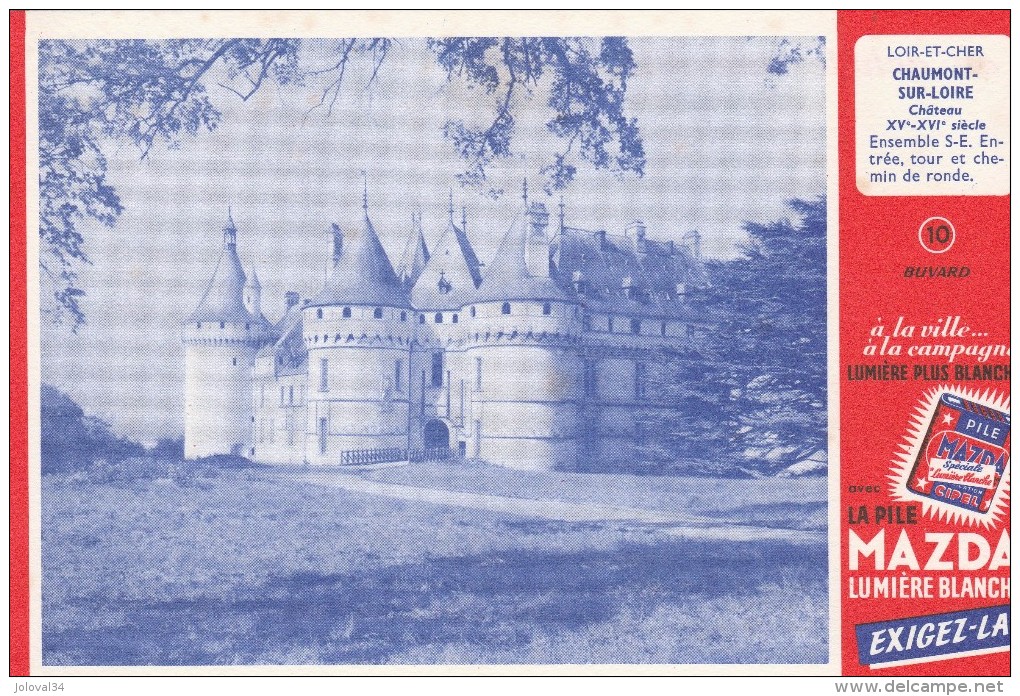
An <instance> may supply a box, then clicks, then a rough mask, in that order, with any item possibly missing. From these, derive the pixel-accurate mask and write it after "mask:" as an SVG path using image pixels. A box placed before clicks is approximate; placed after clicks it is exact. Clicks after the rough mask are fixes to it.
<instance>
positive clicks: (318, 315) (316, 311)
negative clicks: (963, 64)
mask: <svg viewBox="0 0 1020 696" xmlns="http://www.w3.org/2000/svg"><path fill="white" fill-rule="evenodd" d="M315 318H316V319H322V307H319V308H318V309H317V310H315Z"/></svg>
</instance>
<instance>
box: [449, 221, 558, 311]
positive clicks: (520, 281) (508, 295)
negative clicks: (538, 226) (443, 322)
mask: <svg viewBox="0 0 1020 696" xmlns="http://www.w3.org/2000/svg"><path fill="white" fill-rule="evenodd" d="M529 227H530V220H529V217H528V214H527V213H519V214H518V215H517V217H516V218H515V219H514V222H513V224H512V225H511V226H510V229H509V230H508V231H507V233H506V235H505V236H504V237H503V242H502V243H501V244H500V245H499V251H497V252H496V256H495V258H494V259H493V260H492V263H490V264H489V266H488V270H487V271H486V273H485V275H484V276H483V277H482V284H481V287H479V288H478V290H476V291H475V293H474V294H473V295H471V297H470V299H468V300H467V301H470V302H498V301H500V300H567V299H570V298H569V296H568V295H567V294H566V293H565V292H564V291H563V290H562V289H561V288H560V287H559V286H558V285H557V284H556V282H555V281H554V280H553V279H552V278H549V277H548V276H544V277H542V276H534V275H531V273H530V272H529V271H528V263H527V259H526V257H525V247H526V246H527V239H528V234H529V232H530V230H529Z"/></svg>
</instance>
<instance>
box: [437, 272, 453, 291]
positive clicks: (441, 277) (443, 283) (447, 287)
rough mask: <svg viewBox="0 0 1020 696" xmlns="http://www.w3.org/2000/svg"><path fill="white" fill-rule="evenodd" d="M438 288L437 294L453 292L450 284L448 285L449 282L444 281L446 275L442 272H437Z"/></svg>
mask: <svg viewBox="0 0 1020 696" xmlns="http://www.w3.org/2000/svg"><path fill="white" fill-rule="evenodd" d="M438 287H439V293H440V294H441V295H445V294H447V293H448V292H450V291H451V290H453V285H451V284H450V281H448V280H447V279H446V273H445V272H444V271H440V272H439V283H438Z"/></svg>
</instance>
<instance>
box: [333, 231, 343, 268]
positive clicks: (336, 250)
mask: <svg viewBox="0 0 1020 696" xmlns="http://www.w3.org/2000/svg"><path fill="white" fill-rule="evenodd" d="M332 249H333V268H336V267H337V266H339V265H340V257H341V256H342V255H343V250H344V233H343V232H341V231H340V225H338V224H336V223H335V222H334V223H333V243H332Z"/></svg>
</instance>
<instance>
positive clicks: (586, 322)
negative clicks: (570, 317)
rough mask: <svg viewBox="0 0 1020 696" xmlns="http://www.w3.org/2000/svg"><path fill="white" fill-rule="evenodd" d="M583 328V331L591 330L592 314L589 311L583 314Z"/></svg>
mask: <svg viewBox="0 0 1020 696" xmlns="http://www.w3.org/2000/svg"><path fill="white" fill-rule="evenodd" d="M581 329H582V330H583V331H591V314H589V313H588V312H585V313H584V314H582V315H581Z"/></svg>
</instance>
